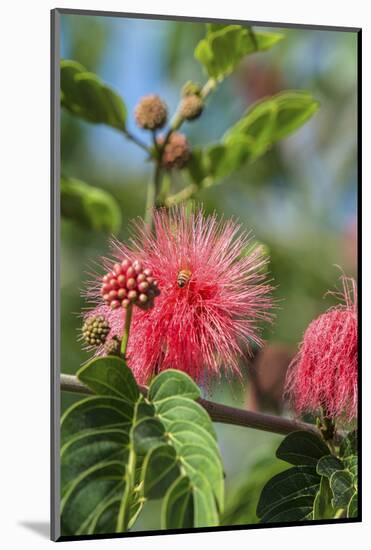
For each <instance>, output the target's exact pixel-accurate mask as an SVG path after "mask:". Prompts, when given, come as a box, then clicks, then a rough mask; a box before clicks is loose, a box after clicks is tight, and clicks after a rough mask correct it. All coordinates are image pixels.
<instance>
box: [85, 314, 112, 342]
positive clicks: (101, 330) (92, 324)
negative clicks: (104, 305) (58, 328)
mask: <svg viewBox="0 0 371 550" xmlns="http://www.w3.org/2000/svg"><path fill="white" fill-rule="evenodd" d="M109 331H110V326H109V324H108V322H107V320H106V319H105V318H104V317H103V315H98V316H96V317H90V318H88V319H86V321H85V322H84V324H83V326H82V337H83V339H84V341H85V343H86V344H87V345H88V346H94V347H97V346H100V345H102V344H104V343H105V341H106V339H107V336H108V333H109Z"/></svg>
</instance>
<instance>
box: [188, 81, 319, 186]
mask: <svg viewBox="0 0 371 550" xmlns="http://www.w3.org/2000/svg"><path fill="white" fill-rule="evenodd" d="M318 108H319V103H318V101H316V100H315V99H314V98H313V96H312V95H311V94H310V93H309V92H305V91H295V90H290V91H287V92H282V93H279V94H277V95H275V96H272V97H269V98H266V99H263V100H261V101H259V102H258V103H255V104H254V105H253V106H252V107H250V108H249V109H248V110H247V111H246V113H245V114H244V115H243V116H242V118H241V119H240V120H239V121H238V122H237V123H236V124H235V125H234V126H232V128H230V129H229V130H228V131H227V132H226V133H225V134H224V136H223V138H222V141H221V142H220V143H217V144H215V145H211V146H209V147H208V148H206V149H204V150H200V149H198V150H197V151H196V156H195V158H194V160H193V161H192V162H193V164H192V166H191V167H190V169H189V172H190V176H191V178H192V180H193V181H194V183H196V184H197V185H198V186H199V187H206V186H210V185H212V184H213V183H215V182H217V181H219V180H222V179H224V178H226V177H228V176H229V175H230V174H232V173H233V172H235V171H237V170H239V169H240V168H242V166H243V165H244V164H245V163H246V162H254V161H255V160H257V159H258V158H259V157H260V156H262V155H264V154H265V153H266V152H267V151H268V150H269V149H270V148H271V147H272V145H274V144H275V143H276V142H277V141H279V140H280V139H283V138H285V137H287V136H288V135H289V134H291V133H292V132H294V131H295V130H297V129H298V128H300V127H301V126H302V125H303V124H304V123H305V122H306V121H307V120H309V119H310V118H311V117H312V116H313V115H314V113H315V112H316V111H317V110H318Z"/></svg>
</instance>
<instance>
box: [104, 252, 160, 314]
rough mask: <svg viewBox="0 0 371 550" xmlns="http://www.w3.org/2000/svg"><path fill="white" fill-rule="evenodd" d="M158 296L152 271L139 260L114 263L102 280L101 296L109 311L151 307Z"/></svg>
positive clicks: (158, 292) (158, 291)
mask: <svg viewBox="0 0 371 550" xmlns="http://www.w3.org/2000/svg"><path fill="white" fill-rule="evenodd" d="M159 294H160V290H159V288H158V284H157V281H156V280H155V279H154V278H153V276H152V270H151V269H150V268H149V267H145V266H144V265H143V262H142V261H140V260H134V261H133V262H131V261H130V260H128V259H124V260H123V261H122V262H121V263H115V264H114V265H113V267H112V271H110V272H109V273H107V274H106V275H104V277H103V278H102V286H101V296H102V298H103V301H104V302H105V303H106V305H107V306H110V307H111V309H117V308H120V307H122V308H124V309H127V308H128V307H129V305H131V304H135V305H136V306H138V307H140V308H141V309H148V308H150V307H153V305H154V298H155V297H156V296H158V295H159Z"/></svg>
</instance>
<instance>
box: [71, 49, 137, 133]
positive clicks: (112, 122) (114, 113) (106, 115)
mask: <svg viewBox="0 0 371 550" xmlns="http://www.w3.org/2000/svg"><path fill="white" fill-rule="evenodd" d="M61 97H62V106H63V107H65V108H66V109H67V110H68V111H70V113H72V114H73V115H76V116H79V117H81V118H83V119H84V120H87V121H88V122H94V123H101V124H107V125H108V126H112V127H113V128H116V129H118V130H121V131H124V130H125V124H126V107H125V104H124V102H123V100H122V99H121V97H120V96H119V95H118V94H117V93H116V92H114V91H113V90H112V89H111V88H109V87H108V86H107V85H106V84H104V82H102V81H101V80H100V78H98V76H97V75H95V74H93V73H90V72H88V71H87V70H86V69H85V68H84V67H83V66H82V65H80V64H79V63H77V62H76V61H73V60H67V59H64V60H62V61H61Z"/></svg>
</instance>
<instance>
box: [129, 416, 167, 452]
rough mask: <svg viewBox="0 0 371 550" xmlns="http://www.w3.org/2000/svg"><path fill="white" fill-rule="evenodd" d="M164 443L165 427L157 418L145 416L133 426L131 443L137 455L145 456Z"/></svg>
mask: <svg viewBox="0 0 371 550" xmlns="http://www.w3.org/2000/svg"><path fill="white" fill-rule="evenodd" d="M164 443H166V438H165V428H164V425H163V423H162V422H160V421H159V420H158V419H157V418H145V419H143V420H141V421H140V422H139V423H138V424H136V425H135V426H134V429H133V444H134V449H135V452H136V453H137V454H138V455H142V456H145V455H146V454H147V453H148V452H149V451H151V450H152V449H154V448H155V447H158V446H159V445H162V444H164Z"/></svg>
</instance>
